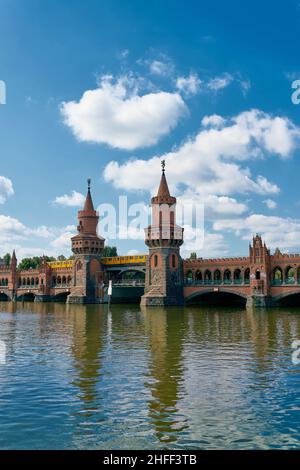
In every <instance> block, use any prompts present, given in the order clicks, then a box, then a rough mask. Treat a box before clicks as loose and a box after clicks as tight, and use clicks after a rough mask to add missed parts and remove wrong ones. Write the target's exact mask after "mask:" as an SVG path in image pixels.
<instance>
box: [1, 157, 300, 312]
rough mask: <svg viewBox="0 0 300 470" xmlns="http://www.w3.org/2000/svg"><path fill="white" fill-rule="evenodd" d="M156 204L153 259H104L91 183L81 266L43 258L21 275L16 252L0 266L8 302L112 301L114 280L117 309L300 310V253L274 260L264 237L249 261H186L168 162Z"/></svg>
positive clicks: (82, 224)
mask: <svg viewBox="0 0 300 470" xmlns="http://www.w3.org/2000/svg"><path fill="white" fill-rule="evenodd" d="M151 203H152V220H151V224H150V225H149V227H147V228H146V229H145V243H146V246H147V247H148V254H147V255H135V256H117V257H112V258H104V257H103V256H102V252H103V248H104V243H105V240H104V238H103V237H101V236H100V235H98V233H97V225H98V221H99V215H98V213H97V212H96V211H95V209H94V205H93V201H92V196H91V191H90V181H88V190H87V196H86V200H85V204H84V207H83V209H82V210H80V211H79V212H78V226H77V234H76V235H75V236H74V237H72V239H71V247H72V252H73V259H70V260H66V261H54V262H50V263H49V262H47V261H46V259H45V257H42V258H41V260H40V266H39V267H38V268H37V269H29V270H20V269H18V266H17V258H16V254H15V251H14V252H13V254H12V256H11V260H10V262H9V263H8V264H7V262H5V261H4V260H1V262H0V300H35V301H36V302H44V301H58V300H61V301H62V300H63V301H67V302H68V303H100V302H106V301H107V295H106V293H107V285H108V282H109V280H112V283H113V297H114V301H115V302H118V301H122V302H128V303H130V302H132V301H140V302H141V305H143V306H146V307H149V306H176V305H184V304H189V303H214V302H215V301H220V303H227V302H229V303H230V302H233V303H234V302H235V301H239V302H240V303H243V304H244V305H248V306H256V307H268V306H276V305H280V304H282V302H284V301H285V300H288V299H294V301H295V303H296V304H297V302H298V304H299V305H300V254H287V253H282V252H281V251H280V250H279V249H278V248H277V249H276V250H275V252H274V254H271V253H270V250H269V249H268V247H267V246H266V244H265V243H264V242H263V240H262V238H261V237H260V236H259V235H258V234H257V235H256V236H254V237H253V239H252V241H251V243H250V245H249V253H248V255H247V256H245V257H236V258H214V259H205V258H197V259H182V258H181V256H180V247H181V246H182V244H183V242H184V236H183V235H184V231H183V228H182V227H180V226H178V225H177V224H176V198H175V197H173V196H171V195H170V192H169V188H168V183H167V179H166V175H165V167H164V163H163V168H162V175H161V180H160V184H159V188H158V192H157V195H156V196H154V197H153V198H152V201H151ZM298 299H299V300H298Z"/></svg>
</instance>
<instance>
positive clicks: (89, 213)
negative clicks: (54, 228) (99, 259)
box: [71, 179, 104, 254]
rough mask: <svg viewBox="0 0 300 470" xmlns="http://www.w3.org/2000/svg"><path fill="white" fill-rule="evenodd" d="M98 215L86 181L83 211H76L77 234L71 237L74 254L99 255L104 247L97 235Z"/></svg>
mask: <svg viewBox="0 0 300 470" xmlns="http://www.w3.org/2000/svg"><path fill="white" fill-rule="evenodd" d="M98 221H99V214H98V212H97V211H95V209H94V204H93V200H92V196H91V180H90V179H88V191H87V195H86V199H85V203H84V207H83V210H80V211H78V225H77V230H78V234H77V235H75V236H74V237H72V239H71V240H72V251H73V253H74V254H82V253H84V254H100V253H101V252H102V250H103V247H104V238H103V237H101V236H99V235H98V234H97V225H98Z"/></svg>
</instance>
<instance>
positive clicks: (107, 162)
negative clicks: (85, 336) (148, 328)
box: [0, 0, 300, 258]
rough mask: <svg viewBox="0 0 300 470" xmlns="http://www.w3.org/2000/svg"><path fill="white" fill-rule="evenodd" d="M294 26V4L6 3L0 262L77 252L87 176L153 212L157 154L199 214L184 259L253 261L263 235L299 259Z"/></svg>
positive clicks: (299, 11)
mask: <svg viewBox="0 0 300 470" xmlns="http://www.w3.org/2000/svg"><path fill="white" fill-rule="evenodd" d="M299 21H300V6H299V2H297V1H293V0H288V1H284V2H283V1H278V2H272V3H271V2H264V3H263V2H258V1H253V2H251V3H249V4H248V5H246V6H245V5H244V4H243V3H242V2H237V1H234V2H233V1H227V2H221V1H219V2H204V1H203V2H201V1H199V0H198V1H191V0H190V1H189V2H183V1H180V0H177V1H176V2H175V1H169V0H164V1H162V0H159V1H155V0H152V1H151V2H141V1H138V0H135V1H134V0H132V1H129V0H119V1H117V0H112V1H92V0H88V1H85V2H83V1H77V0H72V1H66V0H60V1H53V0H51V1H49V0H44V1H43V2H40V1H37V0H36V1H34V0H27V1H26V2H23V1H21V0H18V1H17V0H0V38H1V41H0V80H3V81H5V83H6V87H7V97H6V105H0V159H1V167H0V176H1V178H0V202H1V204H0V241H1V244H0V255H1V254H3V253H5V252H6V251H11V250H12V249H13V248H14V247H16V249H17V255H18V257H19V258H20V257H22V256H26V255H31V254H42V253H43V252H45V253H49V254H54V255H57V254H59V253H64V254H66V255H67V254H70V251H69V249H68V246H69V241H68V240H69V237H70V236H71V234H72V233H74V228H75V226H76V213H77V210H78V204H80V203H81V201H82V194H85V191H86V179H87V178H88V177H91V178H92V189H93V198H94V202H95V205H98V204H101V203H112V204H115V205H116V204H117V202H118V197H119V196H120V195H128V201H129V204H132V203H135V202H140V201H143V202H144V203H145V204H146V203H148V201H149V200H150V196H151V194H152V193H153V192H154V191H155V188H156V186H157V184H158V181H159V177H160V165H159V160H160V159H161V158H165V159H166V162H167V176H168V180H169V183H170V186H171V188H172V191H173V192H174V194H175V195H176V196H177V197H178V200H182V201H183V202H191V201H196V202H197V203H203V204H204V206H205V240H204V246H203V247H198V246H195V245H193V244H192V243H189V242H187V243H186V244H185V252H184V254H188V252H189V250H194V249H196V250H197V252H198V254H199V255H200V256H204V257H205V256H223V255H224V256H225V255H242V254H246V252H247V246H248V240H249V237H251V236H252V234H253V233H255V232H257V231H258V232H260V233H262V235H263V236H264V238H265V239H266V241H267V243H268V244H269V246H270V247H271V248H272V249H274V248H275V247H276V246H277V245H279V246H280V247H281V248H282V249H284V250H287V251H290V252H293V251H297V250H298V251H299V250H300V217H299V210H300V194H299V193H300V191H299V184H298V181H299V160H298V158H299V146H300V105H299V106H296V105H294V104H293V103H292V101H291V94H292V90H291V83H292V82H293V80H296V79H300V63H299V51H298V44H299ZM73 191H76V193H75V196H74V193H73ZM77 193H78V194H77ZM72 195H73V196H72ZM62 196H66V197H64V198H62ZM55 201H56V202H55ZM70 204H73V205H70ZM76 204H77V206H76ZM188 232H189V228H188V227H187V230H186V233H187V234H188ZM108 243H109V244H114V245H117V246H118V248H119V252H120V253H122V254H126V253H128V252H132V250H138V251H140V252H145V247H144V244H143V241H142V240H109V241H108Z"/></svg>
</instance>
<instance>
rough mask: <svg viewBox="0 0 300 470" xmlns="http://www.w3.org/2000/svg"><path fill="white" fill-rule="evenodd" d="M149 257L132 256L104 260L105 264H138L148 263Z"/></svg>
mask: <svg viewBox="0 0 300 470" xmlns="http://www.w3.org/2000/svg"><path fill="white" fill-rule="evenodd" d="M146 261H147V255H132V256H112V257H111V258H102V263H103V264H137V263H146Z"/></svg>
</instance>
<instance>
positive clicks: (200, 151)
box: [104, 110, 300, 196]
mask: <svg viewBox="0 0 300 470" xmlns="http://www.w3.org/2000/svg"><path fill="white" fill-rule="evenodd" d="M278 129H280V134H281V139H280V140H279V139H278ZM299 135H300V129H299V128H297V127H296V126H294V125H293V124H292V123H291V122H290V121H289V120H288V119H286V118H282V117H272V116H271V115H269V114H266V113H263V112H261V111H258V110H251V111H247V112H243V113H241V114H239V115H238V116H235V117H234V118H232V119H230V120H224V122H223V125H220V126H219V128H217V129H216V128H208V129H207V128H204V129H203V128H202V129H200V131H199V132H198V134H197V135H196V136H195V137H194V138H190V139H188V140H187V141H186V142H184V143H183V144H182V145H181V146H180V147H179V148H177V149H176V150H174V151H172V152H169V153H167V154H165V155H162V156H155V157H152V158H150V159H149V160H141V159H139V160H128V161H127V162H125V163H123V164H120V163H118V162H116V161H112V162H110V163H109V164H108V165H107V166H106V168H105V170H104V178H105V180H106V181H109V182H112V183H113V184H114V186H115V187H116V188H122V189H125V190H148V191H151V192H154V191H155V190H156V188H157V180H158V178H159V168H160V159H161V158H164V159H165V160H166V164H167V172H168V177H169V178H168V179H169V183H170V187H171V189H172V191H173V192H176V193H178V191H179V189H180V188H181V187H182V185H184V186H187V187H188V189H190V190H191V191H192V192H193V193H194V194H195V193H196V194H202V195H203V194H206V195H207V194H209V195H219V196H229V195H232V194H238V193H250V192H254V193H258V194H276V193H278V192H279V188H278V186H277V185H276V184H274V183H272V182H270V181H268V180H267V178H266V177H264V176H263V175H258V176H256V177H255V176H253V175H252V174H251V171H250V169H249V168H248V167H246V166H242V165H241V162H242V161H246V160H251V159H254V158H257V157H258V156H260V157H261V156H268V155H269V154H273V153H275V154H277V155H278V156H279V157H281V158H286V157H288V156H290V155H291V153H292V151H293V150H294V149H295V148H296V147H297V146H298V144H299Z"/></svg>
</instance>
